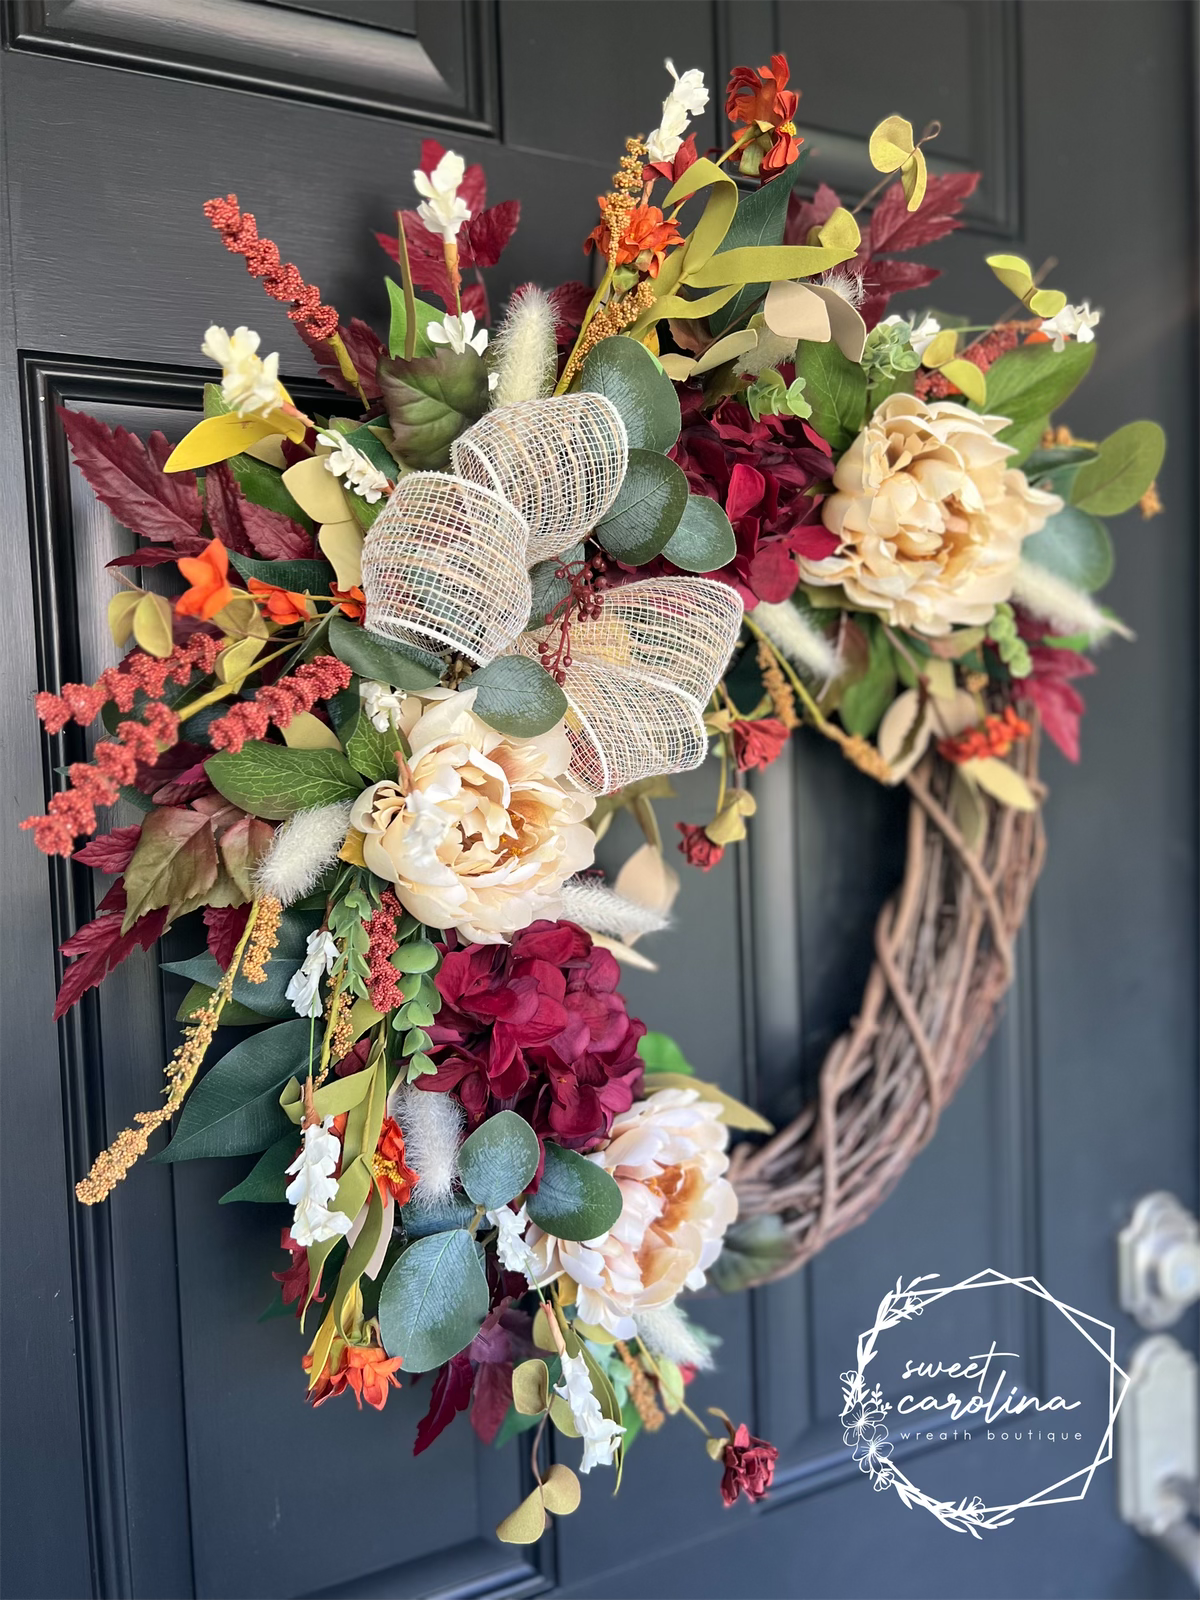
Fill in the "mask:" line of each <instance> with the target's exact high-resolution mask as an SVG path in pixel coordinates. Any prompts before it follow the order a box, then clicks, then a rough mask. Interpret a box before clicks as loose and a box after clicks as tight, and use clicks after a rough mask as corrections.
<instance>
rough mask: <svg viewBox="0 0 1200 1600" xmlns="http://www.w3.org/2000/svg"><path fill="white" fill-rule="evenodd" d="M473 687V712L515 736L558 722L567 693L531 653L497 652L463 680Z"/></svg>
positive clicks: (530, 734) (526, 736)
mask: <svg viewBox="0 0 1200 1600" xmlns="http://www.w3.org/2000/svg"><path fill="white" fill-rule="evenodd" d="M463 688H464V689H476V690H478V693H477V695H476V697H475V704H474V706H473V707H472V709H473V711H474V712H475V715H476V716H477V717H480V718H481V719H482V720H483V721H484V722H486V723H487V725H488V727H489V728H495V730H496V732H497V733H507V734H510V735H512V736H513V737H514V738H518V739H532V738H534V737H535V736H536V735H537V734H539V733H545V732H546V730H547V729H548V728H553V727H554V725H555V723H557V722H561V721H562V719H563V717H565V716H566V714H567V697H566V695H565V694H564V693H563V692H562V690H561V689H560V688H559V686H558V684H557V683H555V681H554V679H553V678H552V677H551V676H550V674H549V673H548V672H547V671H546V669H545V667H543V666H542V665H541V663H540V662H538V661H534V660H533V658H532V657H531V656H499V657H497V659H496V660H495V661H490V662H489V663H488V665H487V666H486V667H480V668H479V670H478V672H473V673H472V674H471V676H470V677H469V678H467V679H466V680H465V682H464V683H463Z"/></svg>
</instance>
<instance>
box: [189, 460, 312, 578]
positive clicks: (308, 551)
mask: <svg viewBox="0 0 1200 1600" xmlns="http://www.w3.org/2000/svg"><path fill="white" fill-rule="evenodd" d="M205 487H206V489H207V499H208V520H209V525H210V527H211V528H212V531H213V532H214V533H215V534H216V536H217V538H218V539H220V541H221V543H222V544H223V545H224V546H225V548H226V549H227V550H233V551H235V552H236V553H237V554H238V555H243V556H257V557H258V558H259V559H260V560H262V561H296V560H303V559H304V558H305V557H308V556H311V555H312V553H313V542H312V537H311V536H310V535H309V534H308V533H306V532H305V530H304V529H303V528H302V527H301V526H300V524H299V523H298V522H293V521H292V519H291V517H285V516H284V515H283V513H282V512H281V511H269V510H268V509H267V507H266V506H256V505H255V504H254V502H253V501H252V500H247V498H246V496H245V495H244V494H243V493H242V490H241V486H240V485H239V483H238V481H237V479H236V478H235V477H234V475H233V469H232V468H231V467H230V465H229V463H228V462H226V461H222V462H221V463H220V464H219V465H218V466H215V467H209V469H208V472H207V473H206V475H205Z"/></svg>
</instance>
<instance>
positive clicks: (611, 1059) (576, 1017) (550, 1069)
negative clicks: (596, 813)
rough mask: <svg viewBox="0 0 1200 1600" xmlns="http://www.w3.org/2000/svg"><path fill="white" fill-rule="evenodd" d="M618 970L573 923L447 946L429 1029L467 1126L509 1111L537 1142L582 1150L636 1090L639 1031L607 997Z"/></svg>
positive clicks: (428, 1086)
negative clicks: (508, 938) (505, 939)
mask: <svg viewBox="0 0 1200 1600" xmlns="http://www.w3.org/2000/svg"><path fill="white" fill-rule="evenodd" d="M619 976H620V968H619V967H618V966H617V962H616V960H615V958H614V957H613V956H612V955H610V954H609V952H608V951H607V950H603V949H600V948H599V947H597V946H594V945H593V944H592V940H591V937H590V935H588V934H586V933H585V932H584V931H583V929H582V928H577V927H576V926H575V924H574V923H572V922H535V923H534V924H533V925H532V927H529V928H525V929H524V930H522V932H520V933H516V934H514V935H513V938H512V942H511V944H507V945H505V944H472V945H467V946H466V947H465V948H464V949H461V950H460V949H447V952H446V955H445V957H444V959H443V961H442V965H441V968H440V970H439V972H438V975H437V986H438V991H439V993H440V994H441V996H442V1009H441V1011H439V1013H438V1015H437V1018H436V1020H435V1022H434V1025H433V1026H432V1027H431V1028H430V1029H429V1030H428V1031H429V1035H430V1038H431V1039H432V1041H433V1043H432V1044H431V1046H430V1049H429V1054H430V1057H431V1058H432V1059H433V1060H434V1061H435V1062H436V1064H437V1073H436V1074H433V1075H426V1076H425V1077H422V1078H419V1079H418V1080H417V1083H418V1086H419V1087H420V1088H422V1089H425V1090H431V1091H433V1092H434V1093H445V1092H446V1091H448V1090H453V1092H454V1093H455V1094H456V1095H457V1096H458V1097H459V1099H460V1100H461V1101H462V1103H463V1105H464V1107H465V1108H466V1111H467V1115H468V1117H469V1118H470V1121H471V1123H472V1124H475V1123H478V1122H481V1121H482V1120H483V1118H484V1117H485V1116H487V1115H488V1114H489V1113H490V1112H492V1111H497V1110H501V1109H504V1108H507V1109H510V1110H515V1111H518V1112H519V1113H520V1114H521V1115H522V1116H523V1117H525V1118H526V1119H527V1120H528V1121H529V1122H530V1123H532V1125H533V1127H534V1128H535V1129H536V1131H537V1132H538V1134H539V1135H541V1136H542V1137H543V1138H550V1139H553V1140H555V1141H556V1142H557V1143H558V1144H562V1145H566V1146H568V1147H569V1148H571V1149H575V1150H588V1149H591V1148H592V1147H593V1146H594V1145H595V1144H596V1143H597V1142H598V1141H599V1140H600V1139H602V1138H603V1137H604V1136H605V1135H606V1134H607V1133H608V1131H609V1129H610V1128H611V1127H612V1122H613V1118H614V1117H615V1116H616V1115H617V1113H618V1112H620V1111H627V1110H628V1109H629V1107H630V1106H631V1105H632V1104H633V1098H634V1095H635V1094H636V1093H637V1092H638V1091H639V1090H640V1088H641V1081H642V1060H641V1057H640V1056H639V1055H638V1050H637V1047H638V1040H639V1039H640V1038H641V1037H642V1035H643V1034H644V1033H645V1031H646V1026H645V1024H644V1023H642V1022H636V1021H635V1020H634V1019H633V1018H632V1017H630V1015H629V1013H628V1012H627V1011H626V1009H625V1002H624V1000H623V999H622V998H621V996H620V995H619V994H618V993H617V992H616V989H617V982H618V979H619Z"/></svg>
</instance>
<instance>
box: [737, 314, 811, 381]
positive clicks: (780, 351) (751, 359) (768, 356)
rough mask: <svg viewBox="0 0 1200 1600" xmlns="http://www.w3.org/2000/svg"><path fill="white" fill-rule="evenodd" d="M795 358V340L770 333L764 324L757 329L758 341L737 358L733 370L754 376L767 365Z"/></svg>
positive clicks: (776, 364)
mask: <svg viewBox="0 0 1200 1600" xmlns="http://www.w3.org/2000/svg"><path fill="white" fill-rule="evenodd" d="M795 359H796V340H795V339H784V338H781V337H780V335H779V334H777V333H772V332H771V330H770V328H768V327H767V326H766V325H765V324H764V325H763V326H762V327H761V328H760V329H759V330H758V343H757V344H756V345H752V346H751V347H750V349H749V350H746V351H743V353H742V354H741V355H740V356H739V357H738V358H737V360H736V361H735V362H734V364H733V370H734V372H736V373H739V374H745V373H748V372H749V373H753V374H754V376H755V377H757V376H758V374H759V373H760V372H765V371H766V369H767V368H768V367H777V366H779V364H780V362H782V361H794V360H795Z"/></svg>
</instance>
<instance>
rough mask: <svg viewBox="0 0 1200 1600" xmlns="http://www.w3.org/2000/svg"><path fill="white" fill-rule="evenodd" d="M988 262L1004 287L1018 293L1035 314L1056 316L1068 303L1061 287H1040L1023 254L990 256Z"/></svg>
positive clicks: (1019, 298) (1024, 303) (1018, 296)
mask: <svg viewBox="0 0 1200 1600" xmlns="http://www.w3.org/2000/svg"><path fill="white" fill-rule="evenodd" d="M987 264H988V266H989V267H991V269H992V271H993V272H994V273H995V274H996V276H997V277H998V278H999V279H1000V282H1001V283H1002V284H1003V285H1004V287H1005V288H1006V289H1008V290H1010V291H1011V292H1012V293H1013V294H1015V295H1016V297H1017V299H1018V300H1020V301H1021V303H1022V304H1023V305H1026V306H1028V307H1029V309H1030V311H1032V312H1033V313H1034V315H1035V316H1039V317H1056V316H1057V315H1058V313H1059V312H1060V311H1061V310H1062V308H1063V307H1064V306H1065V305H1066V303H1067V297H1066V295H1065V294H1063V292H1062V290H1061V289H1039V288H1037V287H1036V286H1035V284H1034V281H1033V273H1032V271H1031V270H1030V266H1029V263H1028V261H1026V260H1024V258H1023V257H1021V256H988V257H987Z"/></svg>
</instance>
